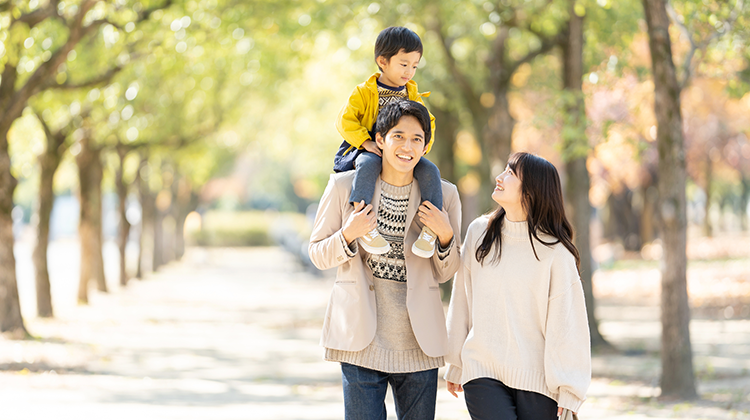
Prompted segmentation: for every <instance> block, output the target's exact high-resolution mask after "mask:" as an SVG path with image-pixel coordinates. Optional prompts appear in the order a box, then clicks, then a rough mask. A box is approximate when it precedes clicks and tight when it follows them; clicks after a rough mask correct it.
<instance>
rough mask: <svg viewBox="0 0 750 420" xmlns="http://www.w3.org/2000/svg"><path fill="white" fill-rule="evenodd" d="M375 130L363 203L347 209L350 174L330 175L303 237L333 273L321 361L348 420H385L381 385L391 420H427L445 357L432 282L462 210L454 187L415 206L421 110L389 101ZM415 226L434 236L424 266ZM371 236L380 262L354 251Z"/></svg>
mask: <svg viewBox="0 0 750 420" xmlns="http://www.w3.org/2000/svg"><path fill="white" fill-rule="evenodd" d="M376 127H377V128H376V132H377V133H376V136H375V140H376V144H377V146H378V147H379V148H380V149H381V150H382V158H383V165H382V170H381V173H380V177H379V179H378V182H377V184H376V187H375V194H374V196H373V200H372V204H370V205H367V206H365V205H364V202H360V203H359V204H358V205H357V206H356V207H353V206H352V205H351V204H350V203H349V195H350V192H351V188H352V181H353V179H354V171H348V172H342V173H338V174H334V175H331V178H330V181H329V183H328V186H327V187H326V191H325V192H324V193H323V197H322V198H321V200H320V206H319V208H318V214H317V216H316V219H315V226H314V228H313V233H312V236H311V238H310V248H309V253H310V258H311V259H312V261H313V263H314V264H315V266H316V267H318V268H320V269H321V270H323V269H328V268H332V267H338V272H337V274H336V282H335V284H334V286H333V290H332V292H331V298H330V300H329V304H328V309H327V310H326V317H325V320H324V323H323V334H322V337H321V341H320V342H321V345H322V346H323V347H325V349H326V353H325V359H326V360H330V361H335V362H339V363H341V370H342V381H343V388H344V410H345V413H346V419H347V420H359V419H378V420H379V419H383V420H384V419H385V418H386V411H385V402H384V401H385V394H386V390H387V387H388V384H389V383H390V384H391V388H392V389H393V394H394V400H395V402H396V413H397V415H398V418H399V419H417V420H421V419H434V416H435V398H436V393H437V368H438V367H440V366H443V364H444V362H443V356H444V355H445V354H446V353H447V334H446V330H445V316H444V312H443V305H442V303H441V301H440V292H439V289H438V284H439V283H442V282H445V281H447V280H448V279H450V278H451V277H452V276H453V275H454V274H455V273H456V271H457V270H458V268H459V265H460V256H459V243H458V242H459V240H460V236H461V232H460V225H461V216H460V215H461V203H460V201H459V197H458V191H457V189H456V187H455V185H453V184H451V183H449V182H446V181H442V185H441V187H442V193H443V197H444V199H443V203H444V204H443V205H444V209H438V208H437V207H435V206H434V205H432V204H431V203H430V202H425V203H424V204H422V205H420V203H421V202H422V200H421V197H420V192H419V186H418V185H417V181H416V180H415V179H414V167H415V166H416V164H417V162H419V159H420V158H421V157H422V155H424V154H425V152H426V150H427V146H428V144H429V142H430V139H431V136H432V133H431V129H430V115H429V113H428V112H427V109H426V108H425V107H424V106H423V105H421V104H419V103H417V102H413V101H400V102H394V103H391V104H389V105H387V106H385V107H384V108H383V109H382V110H381V111H380V114H379V115H378V119H377V124H376ZM422 226H427V227H429V228H430V229H431V230H432V231H433V232H434V233H435V235H436V238H435V239H436V242H437V244H436V245H437V246H436V248H437V252H435V254H434V255H433V256H432V257H431V258H429V259H425V258H418V257H417V256H416V255H414V254H413V252H412V251H411V249H412V244H413V243H414V242H415V241H416V240H417V239H418V236H419V234H420V232H421V230H422ZM375 228H377V229H378V232H379V233H380V234H381V235H382V236H383V238H385V239H386V240H387V241H388V243H389V245H390V248H391V249H390V251H388V252H387V253H385V254H381V255H376V254H370V253H367V252H366V251H364V250H363V249H361V248H359V247H358V245H357V239H358V238H359V237H362V236H364V235H366V234H368V233H369V232H371V231H372V230H373V229H375Z"/></svg>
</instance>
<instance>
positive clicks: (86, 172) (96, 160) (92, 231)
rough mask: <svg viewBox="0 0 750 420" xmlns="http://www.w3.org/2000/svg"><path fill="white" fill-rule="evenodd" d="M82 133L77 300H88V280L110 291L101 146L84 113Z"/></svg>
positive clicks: (79, 175)
mask: <svg viewBox="0 0 750 420" xmlns="http://www.w3.org/2000/svg"><path fill="white" fill-rule="evenodd" d="M83 124H84V126H83V127H82V129H83V133H82V135H81V139H80V141H79V144H80V146H81V147H80V149H81V150H80V152H79V153H78V155H77V156H76V163H77V164H78V182H79V194H78V197H79V201H80V205H81V206H80V209H81V211H80V219H79V220H78V236H79V238H80V241H81V272H80V282H79V285H78V302H79V303H88V301H89V297H88V296H89V295H88V288H89V283H90V282H91V281H92V280H93V281H95V282H96V285H97V288H98V289H99V291H101V292H107V282H106V279H105V277H104V257H103V255H102V245H103V242H102V177H103V176H104V168H103V164H102V158H101V153H102V148H101V147H100V146H95V145H94V144H93V143H94V141H95V140H94V139H93V138H92V130H91V127H90V124H91V122H90V120H89V117H88V116H84V123H83Z"/></svg>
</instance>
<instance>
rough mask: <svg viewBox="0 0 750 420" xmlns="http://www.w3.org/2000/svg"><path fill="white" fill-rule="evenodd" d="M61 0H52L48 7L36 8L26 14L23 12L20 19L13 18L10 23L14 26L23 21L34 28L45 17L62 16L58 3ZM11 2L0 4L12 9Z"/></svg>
mask: <svg viewBox="0 0 750 420" xmlns="http://www.w3.org/2000/svg"><path fill="white" fill-rule="evenodd" d="M58 2H59V0H50V2H49V4H48V5H47V7H44V8H41V9H36V10H34V11H33V12H29V13H26V14H23V15H21V16H19V17H18V19H13V20H12V21H11V23H10V25H11V26H13V24H14V23H16V22H22V23H25V24H27V25H29V28H33V27H34V26H36V25H38V24H39V23H40V22H43V21H44V20H45V19H47V18H50V17H60V15H59V14H58V13H57V3H58ZM11 7H12V6H11V3H10V2H9V3H7V4H3V5H0V9H2V8H7V10H10V8H11Z"/></svg>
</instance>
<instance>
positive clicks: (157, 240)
mask: <svg viewBox="0 0 750 420" xmlns="http://www.w3.org/2000/svg"><path fill="white" fill-rule="evenodd" d="M159 194H161V191H160V192H159ZM159 194H157V196H156V203H155V204H156V205H155V206H154V211H153V219H152V220H153V222H152V228H153V240H154V243H153V252H152V254H151V269H152V270H153V271H158V270H159V267H161V266H162V265H163V264H164V212H163V211H162V210H161V209H159Z"/></svg>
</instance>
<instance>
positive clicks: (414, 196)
mask: <svg viewBox="0 0 750 420" xmlns="http://www.w3.org/2000/svg"><path fill="white" fill-rule="evenodd" d="M421 198H422V194H421V193H420V192H419V183H418V182H417V179H416V178H414V182H413V183H412V185H411V195H409V207H408V208H407V209H406V232H404V249H407V248H408V249H411V246H408V247H407V246H406V245H407V243H406V240H407V238H408V236H409V230H410V229H409V227H410V226H411V223H412V221H413V220H414V216H416V214H417V210H418V209H419V205H420V204H422V200H421ZM409 244H411V241H409Z"/></svg>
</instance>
